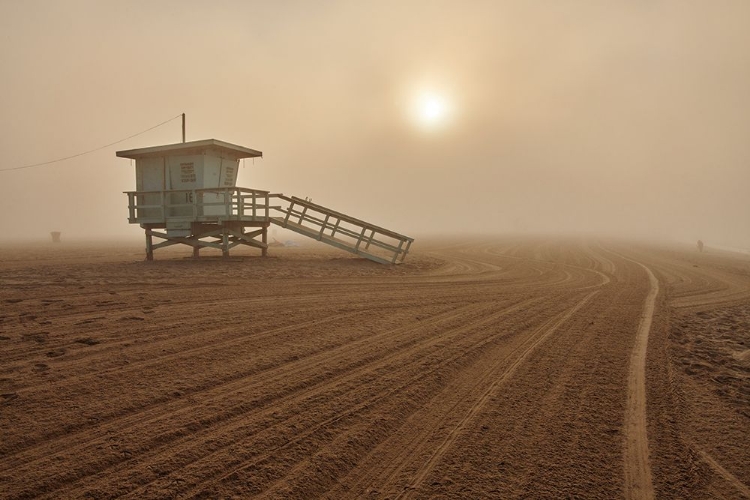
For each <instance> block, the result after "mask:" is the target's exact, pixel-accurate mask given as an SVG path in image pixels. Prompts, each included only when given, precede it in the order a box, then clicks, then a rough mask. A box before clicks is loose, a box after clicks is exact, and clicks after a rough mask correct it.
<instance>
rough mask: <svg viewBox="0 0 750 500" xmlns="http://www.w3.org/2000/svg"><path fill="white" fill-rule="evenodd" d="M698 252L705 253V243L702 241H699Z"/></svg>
mask: <svg viewBox="0 0 750 500" xmlns="http://www.w3.org/2000/svg"><path fill="white" fill-rule="evenodd" d="M698 251H699V252H703V242H702V241H701V240H698Z"/></svg>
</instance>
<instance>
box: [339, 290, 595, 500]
mask: <svg viewBox="0 0 750 500" xmlns="http://www.w3.org/2000/svg"><path fill="white" fill-rule="evenodd" d="M597 293H599V291H593V292H590V293H588V294H587V295H585V296H584V297H583V299H581V300H579V301H577V302H576V304H574V305H573V306H571V307H569V308H567V309H565V310H563V311H562V312H560V313H558V314H555V315H554V316H553V317H552V318H550V319H548V320H546V321H545V322H544V323H543V324H542V325H541V326H538V327H536V328H534V329H532V330H531V332H529V333H524V334H522V335H523V337H519V340H518V346H517V347H513V348H512V349H511V351H510V352H508V353H506V354H504V355H503V356H502V357H501V358H499V359H498V360H497V361H493V364H492V366H491V367H490V368H489V369H488V370H487V371H485V372H484V373H483V374H481V376H480V378H479V379H478V380H477V381H473V382H471V385H470V386H469V387H467V388H465V390H464V391H462V392H460V393H458V392H455V393H451V395H450V398H451V399H452V400H455V402H454V403H453V404H452V405H451V406H450V407H448V408H443V407H440V408H438V410H429V409H425V410H423V411H422V412H421V413H418V414H415V415H412V416H411V417H410V420H412V421H415V422H419V425H418V426H417V428H418V429H421V430H418V431H416V434H414V433H413V432H408V430H406V429H405V428H404V430H402V431H400V432H399V433H398V434H396V435H395V436H394V437H392V438H391V439H390V440H388V441H387V442H385V443H382V444H381V445H380V446H379V447H378V449H380V450H383V451H384V453H385V454H384V455H382V454H378V455H373V457H372V460H377V463H378V464H379V467H380V468H382V467H385V469H382V470H381V472H380V473H379V474H378V475H376V476H372V475H371V474H370V473H367V474H365V475H362V476H359V477H358V478H355V479H354V482H353V483H351V482H347V488H346V491H362V490H363V489H364V486H365V485H366V484H371V485H378V489H379V490H380V491H382V492H389V491H391V490H392V489H393V487H394V486H395V484H396V482H397V481H398V479H399V477H400V476H401V475H402V473H403V472H404V471H405V470H406V469H407V468H408V467H409V466H410V465H411V464H412V462H413V461H415V460H422V457H424V456H426V455H427V456H428V458H427V461H426V462H425V463H424V465H423V466H422V468H421V469H419V470H418V471H417V476H416V478H415V479H413V482H416V484H418V483H419V482H421V480H422V479H423V478H424V477H425V476H426V475H427V474H428V473H429V472H430V470H432V468H433V467H434V465H435V464H436V463H437V462H439V460H440V458H442V456H443V455H444V453H445V451H446V450H447V449H449V448H450V446H451V445H452V444H453V442H454V441H455V439H456V437H457V436H458V434H459V433H460V431H461V430H462V429H463V428H464V427H465V425H466V424H467V423H468V422H469V421H470V420H471V419H472V418H473V417H474V416H475V415H476V413H477V412H479V411H480V410H481V408H482V407H483V406H484V405H485V404H486V402H487V400H488V398H489V395H490V394H491V393H493V392H494V391H495V390H496V389H497V387H498V386H500V385H501V384H503V383H504V382H505V381H506V380H507V379H508V378H510V377H511V376H512V375H513V373H515V370H516V368H517V367H518V366H519V365H520V364H521V363H522V362H523V361H524V360H526V359H527V357H528V356H529V355H530V354H531V352H533V351H534V350H535V348H536V347H537V346H538V345H539V344H541V343H542V342H543V341H544V340H545V339H547V338H548V337H549V335H551V334H552V333H554V331H555V330H556V329H557V328H559V326H560V325H562V324H563V323H564V322H565V321H567V320H568V319H569V318H570V317H571V316H572V315H573V314H575V312H577V311H578V310H579V309H580V308H581V307H583V306H584V305H585V304H586V303H587V302H588V301H589V300H590V299H591V298H592V297H593V296H595V295H596V294H597ZM471 379H472V380H474V377H472V378H471ZM476 393H478V395H476ZM436 397H439V396H436ZM470 398H476V399H474V400H473V401H474V403H473V404H472V406H471V407H470V408H469V409H468V410H465V411H466V412H467V413H466V414H465V416H464V418H463V419H461V420H460V421H459V422H458V423H457V424H455V426H454V427H453V428H452V429H451V431H449V434H448V435H447V436H446V438H445V439H444V440H443V442H442V444H441V445H439V446H438V448H437V449H436V450H434V451H433V452H432V453H431V454H430V453H429V447H430V444H431V443H430V440H431V438H433V437H434V436H433V433H434V432H435V431H436V430H439V429H445V428H446V426H448V425H449V424H448V420H449V419H450V418H451V417H452V416H454V415H455V414H456V412H460V411H462V410H461V407H463V406H464V405H465V404H466V402H467V400H469V399H470ZM438 411H439V412H438ZM427 412H431V413H427ZM415 419H416V420H415ZM407 432H408V434H406V433H407ZM386 450H387V451H386ZM393 452H395V455H394V454H393ZM373 465H374V464H373ZM376 470H377V469H376ZM415 487H416V485H415V484H413V485H412V486H410V488H415ZM330 493H331V496H333V497H335V496H337V495H338V494H342V491H341V488H339V489H337V490H334V491H332V492H330ZM398 494H399V495H403V494H404V491H401V492H400V493H398Z"/></svg>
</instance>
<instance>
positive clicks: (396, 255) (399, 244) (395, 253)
mask: <svg viewBox="0 0 750 500" xmlns="http://www.w3.org/2000/svg"><path fill="white" fill-rule="evenodd" d="M402 246H404V240H399V241H398V248H397V249H396V251H395V252H393V260H392V261H391V263H392V264H395V263H396V259H398V254H400V253H401V247H402Z"/></svg>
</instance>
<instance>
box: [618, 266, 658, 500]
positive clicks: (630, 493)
mask: <svg viewBox="0 0 750 500" xmlns="http://www.w3.org/2000/svg"><path fill="white" fill-rule="evenodd" d="M623 258H624V259H625V260H628V261H630V262H633V263H635V264H638V265H639V266H641V267H642V268H643V269H644V270H645V271H646V274H647V275H648V279H649V292H648V295H646V299H645V301H644V304H643V313H642V315H641V321H640V324H639V325H638V332H637V333H636V338H635V346H634V348H633V352H632V355H631V358H630V369H629V372H628V392H627V406H626V410H625V442H624V458H625V497H626V498H628V499H632V500H636V499H639V500H640V499H647V500H648V499H653V498H654V485H653V481H652V478H651V465H650V462H649V448H648V426H647V422H646V354H647V350H648V336H649V332H650V331H651V322H652V320H653V316H654V309H655V307H656V296H657V295H658V293H659V281H658V280H657V279H656V276H654V273H653V272H651V269H649V268H648V267H646V266H645V265H644V264H641V263H640V262H638V261H635V260H632V259H628V258H627V257H623Z"/></svg>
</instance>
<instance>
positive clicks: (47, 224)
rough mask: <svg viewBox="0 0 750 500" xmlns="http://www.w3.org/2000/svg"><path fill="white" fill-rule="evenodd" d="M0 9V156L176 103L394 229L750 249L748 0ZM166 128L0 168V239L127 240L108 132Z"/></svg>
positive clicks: (54, 147) (128, 179)
mask: <svg viewBox="0 0 750 500" xmlns="http://www.w3.org/2000/svg"><path fill="white" fill-rule="evenodd" d="M0 28H2V29H1V31H0V33H1V34H0V36H1V37H2V43H0V63H1V64H0V68H1V69H0V71H2V74H1V75H2V79H1V80H0V116H2V118H3V119H2V121H1V122H0V130H1V132H2V133H0V151H1V152H2V164H0V169H10V168H15V167H19V166H24V165H29V164H34V163H38V162H44V161H48V160H52V159H55V158H60V157H65V156H70V155H75V154H78V153H81V152H83V151H87V150H91V149H94V148H97V147H99V146H102V145H105V144H109V143H112V142H114V141H118V140H120V139H123V138H125V137H128V136H130V135H133V134H135V133H138V132H140V131H143V130H145V129H147V128H149V127H151V126H154V125H156V124H158V123H160V122H163V121H165V120H167V119H169V118H171V117H174V116H176V115H178V114H180V113H183V112H184V113H186V115H187V140H188V141H190V140H199V139H208V138H216V139H220V140H223V141H227V142H231V143H234V144H239V145H242V146H246V147H250V148H254V149H258V150H261V151H263V153H264V157H263V159H256V160H255V161H254V162H251V161H245V163H244V166H243V167H242V168H241V170H240V174H239V178H238V183H237V184H238V185H239V186H244V187H254V188H259V189H268V190H271V191H273V192H283V193H285V194H288V195H295V196H299V197H305V196H308V197H312V198H313V199H314V201H315V202H316V203H320V204H322V205H325V206H329V207H331V208H333V209H335V210H338V211H342V212H345V213H348V214H351V215H353V216H356V217H360V218H363V219H365V220H368V221H370V222H373V223H376V224H379V225H381V226H385V227H388V228H390V229H393V230H395V231H398V232H401V233H405V234H408V235H410V236H416V237H420V236H423V235H428V234H449V235H450V234H473V233H495V234H502V233H546V232H554V233H558V232H575V233H581V234H594V235H621V236H629V237H630V236H638V237H650V238H660V239H664V240H681V241H688V242H694V241H695V240H697V239H699V238H700V239H702V240H703V241H705V242H706V243H707V244H708V245H712V244H715V245H722V246H728V247H735V248H750V206H749V205H750V196H748V187H750V91H748V89H750V2H748V1H746V0H737V1H724V0H716V1H710V2H708V1H690V0H675V1H640V0H638V1H631V0H621V1H612V2H602V1H597V0H591V1H574V0H566V1H542V0H538V1H526V0H524V1H522V0H518V1H506V2H503V1H487V2H481V1H470V2H461V1H455V2H436V1H424V2H421V1H412V2H401V1H377V2H375V1H341V2H338V1H321V2H310V1H299V2H292V1H288V2H245V1H234V2H232V1H218V2H207V1H201V2H199V1H158V2H151V1H143V2H137V1H125V0H122V1H103V2H102V1H90V2H78V1H59V2H53V1H39V2H35V1H24V2H20V1H10V0H0ZM425 96H428V97H429V96H433V97H434V98H435V99H437V101H438V102H437V104H435V105H434V106H437V108H434V109H433V108H430V109H428V110H427V111H424V110H422V111H421V114H420V111H419V110H417V111H415V106H416V107H419V106H420V102H421V101H420V100H424V99H425V98H426V97H425ZM415 113H416V114H417V116H415ZM180 140H181V129H180V121H179V120H173V121H171V122H169V123H168V124H166V125H164V126H162V127H158V128H156V129H154V130H151V131H149V132H147V133H145V134H142V135H139V136H137V137H134V138H132V139H129V140H127V141H124V142H121V143H119V144H117V145H114V146H111V147H108V148H104V149H102V150H99V151H96V152H94V153H91V154H87V155H84V156H80V157H78V158H74V159H71V160H67V161H63V162H58V163H52V164H49V165H44V166H40V167H35V168H27V169H20V170H10V171H4V172H0V228H2V232H0V242H10V241H11V240H18V239H27V240H34V239H49V231H53V230H57V231H62V233H63V240H64V241H71V240H76V239H95V238H102V239H112V238H141V237H142V230H141V229H140V228H139V227H138V226H137V225H129V224H128V222H127V198H126V196H125V195H123V194H122V192H123V191H128V190H134V189H135V173H134V167H133V166H132V165H131V163H130V161H129V160H126V159H122V158H117V157H115V151H117V150H123V149H132V148H139V147H147V146H154V145H160V144H170V143H176V142H179V141H180Z"/></svg>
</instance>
